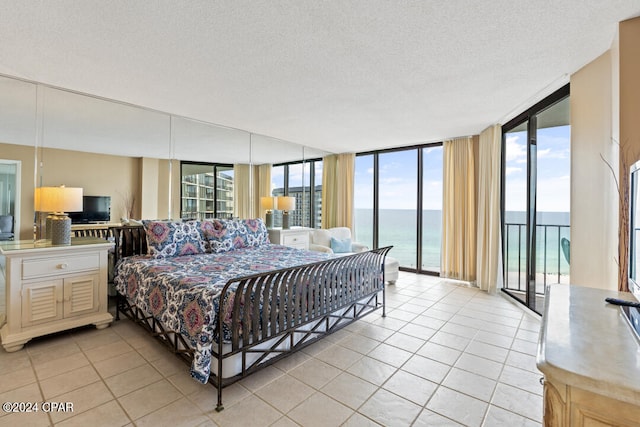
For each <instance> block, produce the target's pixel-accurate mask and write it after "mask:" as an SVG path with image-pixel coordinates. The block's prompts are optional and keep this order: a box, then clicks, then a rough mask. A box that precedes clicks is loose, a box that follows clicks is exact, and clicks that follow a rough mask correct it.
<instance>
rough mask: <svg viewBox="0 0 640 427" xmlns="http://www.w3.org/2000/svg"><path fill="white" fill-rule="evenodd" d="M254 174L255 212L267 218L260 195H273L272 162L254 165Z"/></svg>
mask: <svg viewBox="0 0 640 427" xmlns="http://www.w3.org/2000/svg"><path fill="white" fill-rule="evenodd" d="M253 176H254V179H253V188H254V192H253V193H254V198H253V201H254V202H253V205H254V213H255V212H257V216H258V217H260V218H262V219H265V210H264V209H262V206H261V205H260V197H268V196H271V164H270V163H265V164H262V165H256V166H254V169H253Z"/></svg>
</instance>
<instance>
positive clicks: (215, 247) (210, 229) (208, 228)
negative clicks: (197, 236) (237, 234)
mask: <svg viewBox="0 0 640 427" xmlns="http://www.w3.org/2000/svg"><path fill="white" fill-rule="evenodd" d="M200 230H201V231H202V234H203V236H204V237H205V239H206V240H207V251H208V252H213V253H220V252H227V251H230V250H232V249H233V238H232V237H231V233H230V232H229V229H228V228H227V221H226V220H223V219H213V220H205V221H202V222H201V223H200Z"/></svg>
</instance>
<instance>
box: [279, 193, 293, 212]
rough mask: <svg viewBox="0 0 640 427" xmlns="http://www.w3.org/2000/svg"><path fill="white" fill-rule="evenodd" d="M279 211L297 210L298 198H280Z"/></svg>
mask: <svg viewBox="0 0 640 427" xmlns="http://www.w3.org/2000/svg"><path fill="white" fill-rule="evenodd" d="M278 209H279V210H281V211H293V210H295V209H296V198H295V197H290V196H278Z"/></svg>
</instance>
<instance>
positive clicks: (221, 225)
mask: <svg viewBox="0 0 640 427" xmlns="http://www.w3.org/2000/svg"><path fill="white" fill-rule="evenodd" d="M110 234H111V235H112V236H113V238H114V240H115V251H114V255H115V259H116V270H115V278H114V283H115V285H116V289H117V291H118V303H117V313H116V319H118V318H119V316H120V314H121V313H122V314H124V315H126V316H127V317H129V318H130V319H132V320H133V321H135V322H136V323H138V324H140V325H142V326H143V327H144V328H145V329H147V330H148V331H149V332H150V333H151V334H152V335H154V336H155V337H157V338H158V339H160V340H161V341H162V342H163V343H164V344H166V345H167V347H169V348H170V349H171V351H173V352H174V353H176V354H177V355H178V356H180V357H181V358H183V359H184V360H185V361H186V362H188V363H189V364H190V365H191V368H190V372H191V376H192V377H193V378H194V379H195V380H197V381H199V382H202V383H206V382H210V383H212V384H213V385H214V386H215V387H216V388H217V391H218V402H217V405H216V409H217V410H218V411H220V410H222V409H223V408H224V407H223V404H222V389H223V388H224V387H225V386H226V385H229V384H231V383H233V382H235V381H238V380H239V379H241V378H243V377H245V376H246V375H249V374H251V373H252V372H254V371H257V370H258V369H261V368H262V367H264V366H267V365H269V364H271V363H274V362H275V361H277V360H279V359H281V358H282V357H285V356H286V355H288V354H290V353H292V352H294V351H297V350H299V349H301V348H303V347H305V346H307V345H309V344H312V343H313V342H315V341H316V340H318V339H320V338H321V337H323V336H325V335H327V334H330V333H332V332H334V331H336V330H338V329H341V328H342V327H344V326H346V325H348V324H350V323H351V322H353V321H355V320H357V319H359V318H361V317H363V316H364V315H367V314H369V313H371V312H373V311H375V310H378V309H382V315H383V316H384V314H385V312H384V296H385V294H384V283H385V282H384V268H383V266H384V258H385V256H386V254H387V252H388V251H389V249H391V248H390V247H387V248H380V249H376V250H372V251H367V252H362V253H358V254H355V255H351V256H346V257H333V256H331V255H328V254H324V253H319V252H312V251H304V250H299V249H294V248H290V247H286V246H281V245H274V244H271V243H269V241H268V234H267V230H266V227H265V226H264V223H263V222H262V220H260V219H257V220H207V221H186V222H169V221H148V222H145V224H144V226H137V227H136V226H126V227H113V228H112V229H111V232H110ZM147 252H150V254H148V255H147V254H146V253H147Z"/></svg>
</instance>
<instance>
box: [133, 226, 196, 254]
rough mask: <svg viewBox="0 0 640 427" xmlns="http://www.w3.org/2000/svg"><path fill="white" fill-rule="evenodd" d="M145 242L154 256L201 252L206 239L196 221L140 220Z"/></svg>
mask: <svg viewBox="0 0 640 427" xmlns="http://www.w3.org/2000/svg"><path fill="white" fill-rule="evenodd" d="M142 223H143V225H144V229H145V232H146V233H147V243H148V246H149V250H150V252H151V255H153V256H154V257H155V258H167V257H173V256H181V255H194V254H203V253H205V252H206V250H207V246H206V241H205V239H204V238H203V235H202V232H201V231H200V224H199V222H198V221H185V222H170V221H148V220H145V221H142Z"/></svg>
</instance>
